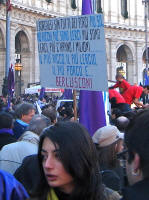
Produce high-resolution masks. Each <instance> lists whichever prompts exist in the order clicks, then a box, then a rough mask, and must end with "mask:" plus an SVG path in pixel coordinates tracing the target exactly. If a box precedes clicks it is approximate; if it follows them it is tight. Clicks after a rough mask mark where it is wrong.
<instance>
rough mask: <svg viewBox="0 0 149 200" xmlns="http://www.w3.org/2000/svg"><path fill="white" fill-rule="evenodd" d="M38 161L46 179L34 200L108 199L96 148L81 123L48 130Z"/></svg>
mask: <svg viewBox="0 0 149 200" xmlns="http://www.w3.org/2000/svg"><path fill="white" fill-rule="evenodd" d="M38 159H39V165H40V170H41V176H42V179H41V182H40V184H39V185H38V187H37V189H36V192H34V193H33V195H32V197H31V199H40V200H47V199H48V200H56V199H59V200H63V199H65V200H67V199H69V200H105V197H104V189H103V186H102V183H101V177H100V173H99V166H98V159H97V156H96V149H95V146H94V144H93V142H92V140H91V138H90V136H89V134H88V132H87V131H86V129H85V128H84V127H83V126H81V125H80V124H79V123H75V122H59V123H56V124H55V125H54V126H51V127H48V128H46V129H45V130H44V131H43V134H42V135H41V138H40V142H39V151H38Z"/></svg>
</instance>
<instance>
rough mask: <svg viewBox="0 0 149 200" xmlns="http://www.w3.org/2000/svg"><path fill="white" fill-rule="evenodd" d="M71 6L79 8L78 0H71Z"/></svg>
mask: <svg viewBox="0 0 149 200" xmlns="http://www.w3.org/2000/svg"><path fill="white" fill-rule="evenodd" d="M71 7H72V9H76V8H77V5H76V0H71Z"/></svg>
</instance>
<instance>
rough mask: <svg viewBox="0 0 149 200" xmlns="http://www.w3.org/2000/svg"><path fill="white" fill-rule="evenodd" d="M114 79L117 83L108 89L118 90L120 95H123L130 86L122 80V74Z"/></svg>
mask: <svg viewBox="0 0 149 200" xmlns="http://www.w3.org/2000/svg"><path fill="white" fill-rule="evenodd" d="M115 79H116V81H117V82H116V84H115V85H113V86H112V87H110V89H115V88H119V90H120V93H121V94H123V93H124V92H125V91H126V90H127V89H128V88H129V87H130V84H129V83H128V82H127V81H126V80H125V79H124V77H123V75H122V74H117V75H116V77H115Z"/></svg>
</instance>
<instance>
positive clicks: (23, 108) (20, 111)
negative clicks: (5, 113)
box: [15, 102, 36, 119]
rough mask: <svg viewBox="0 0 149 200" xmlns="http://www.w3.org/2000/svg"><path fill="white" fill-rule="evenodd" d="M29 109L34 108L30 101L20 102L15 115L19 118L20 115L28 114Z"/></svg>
mask: <svg viewBox="0 0 149 200" xmlns="http://www.w3.org/2000/svg"><path fill="white" fill-rule="evenodd" d="M31 110H35V111H36V109H35V106H34V105H33V104H31V103H26V102H25V103H22V104H19V105H18V106H17V107H16V110H15V115H16V117H17V118H18V119H21V117H22V115H28V114H29V112H30V111H31Z"/></svg>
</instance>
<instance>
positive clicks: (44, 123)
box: [27, 115, 51, 135]
mask: <svg viewBox="0 0 149 200" xmlns="http://www.w3.org/2000/svg"><path fill="white" fill-rule="evenodd" d="M50 125H51V120H50V119H49V118H48V117H46V116H44V115H34V116H33V118H32V120H31V121H30V123H29V126H28V128H27V130H28V131H32V132H34V133H36V134H37V135H40V134H41V132H42V130H43V129H44V128H46V127H48V126H50Z"/></svg>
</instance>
